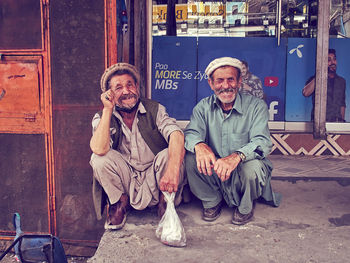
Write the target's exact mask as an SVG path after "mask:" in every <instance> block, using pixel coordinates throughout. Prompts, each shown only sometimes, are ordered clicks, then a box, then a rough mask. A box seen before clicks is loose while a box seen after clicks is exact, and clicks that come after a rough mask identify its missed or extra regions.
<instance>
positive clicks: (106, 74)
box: [101, 63, 140, 92]
mask: <svg viewBox="0 0 350 263" xmlns="http://www.w3.org/2000/svg"><path fill="white" fill-rule="evenodd" d="M120 70H126V71H128V72H129V73H130V74H131V75H132V76H133V77H134V78H135V79H136V82H137V83H140V74H139V72H138V71H137V69H136V68H135V66H133V65H131V64H129V63H117V64H114V65H112V66H110V67H109V68H107V69H106V70H105V72H104V73H103V75H102V77H101V90H102V92H105V91H106V90H107V81H108V79H109V78H110V76H111V75H112V74H113V73H115V72H117V71H120Z"/></svg>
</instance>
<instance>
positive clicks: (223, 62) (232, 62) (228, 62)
mask: <svg viewBox="0 0 350 263" xmlns="http://www.w3.org/2000/svg"><path fill="white" fill-rule="evenodd" d="M223 66H232V67H235V68H238V69H239V70H240V71H242V67H243V65H242V62H241V61H240V60H239V59H237V58H231V57H222V58H217V59H214V60H213V61H212V62H210V63H209V65H208V67H207V68H206V69H205V73H206V74H207V76H208V77H210V75H211V74H212V73H213V72H214V71H215V70H216V69H217V68H220V67H223Z"/></svg>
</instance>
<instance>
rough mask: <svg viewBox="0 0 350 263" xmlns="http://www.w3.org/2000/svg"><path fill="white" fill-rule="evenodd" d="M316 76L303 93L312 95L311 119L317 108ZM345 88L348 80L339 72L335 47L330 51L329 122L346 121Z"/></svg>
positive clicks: (327, 119) (327, 118)
mask: <svg viewBox="0 0 350 263" xmlns="http://www.w3.org/2000/svg"><path fill="white" fill-rule="evenodd" d="M315 83H316V81H315V76H312V77H311V78H310V79H309V80H308V81H307V82H306V85H305V87H304V88H303V91H302V93H303V95H304V96H305V97H309V96H311V95H312V105H313V108H312V112H311V120H313V119H314V110H315ZM345 90H346V81H345V79H344V78H342V77H340V76H339V75H338V74H337V56H336V51H335V49H329V51H328V81H327V104H326V121H327V122H345V108H346V103H345Z"/></svg>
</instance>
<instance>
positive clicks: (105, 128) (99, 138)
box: [90, 108, 113, 155]
mask: <svg viewBox="0 0 350 263" xmlns="http://www.w3.org/2000/svg"><path fill="white" fill-rule="evenodd" d="M112 111H113V110H112V109H108V108H104V109H103V112H102V117H101V120H100V122H99V124H98V126H97V129H96V130H95V132H94V134H93V136H92V137H91V140H90V148H91V150H92V152H93V153H95V154H97V155H105V154H106V153H107V152H108V151H109V148H110V145H109V143H110V131H109V129H110V122H111V116H112Z"/></svg>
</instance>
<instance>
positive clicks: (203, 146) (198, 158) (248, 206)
mask: <svg viewBox="0 0 350 263" xmlns="http://www.w3.org/2000/svg"><path fill="white" fill-rule="evenodd" d="M241 70H242V63H241V61H240V60H238V59H236V58H231V57H222V58H218V59H215V60H213V61H212V62H211V63H210V64H209V65H208V67H207V68H206V70H205V73H206V74H207V75H208V83H209V86H210V88H211V89H212V90H213V92H214V94H213V95H211V96H209V97H207V98H204V99H202V100H201V101H200V102H199V103H198V104H197V105H196V106H195V107H194V109H193V113H192V116H191V119H190V123H189V124H188V126H187V127H186V129H185V148H186V150H187V153H186V157H185V164H186V165H185V166H186V171H187V179H188V182H189V185H190V188H191V191H192V193H193V194H194V195H195V196H196V197H198V198H199V199H200V200H201V201H202V205H203V219H204V220H206V221H214V220H216V219H217V218H218V217H219V216H220V213H221V208H222V205H223V203H224V202H225V203H226V204H227V205H228V206H229V207H232V208H233V213H232V223H233V224H236V225H243V224H246V223H248V222H249V221H251V220H252V218H253V215H254V207H255V202H256V200H258V199H262V200H264V201H266V202H268V203H270V204H271V205H274V206H278V205H279V202H280V199H281V196H280V195H279V194H277V193H274V192H273V191H272V188H271V184H270V180H271V172H272V163H271V162H270V161H269V160H268V159H267V155H268V154H269V153H270V150H271V148H272V143H271V140H270V132H269V128H268V117H269V114H268V109H267V105H266V103H265V102H264V101H263V100H261V99H259V98H256V97H254V96H252V95H245V94H240V93H239V92H238V90H239V87H240V84H241Z"/></svg>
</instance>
